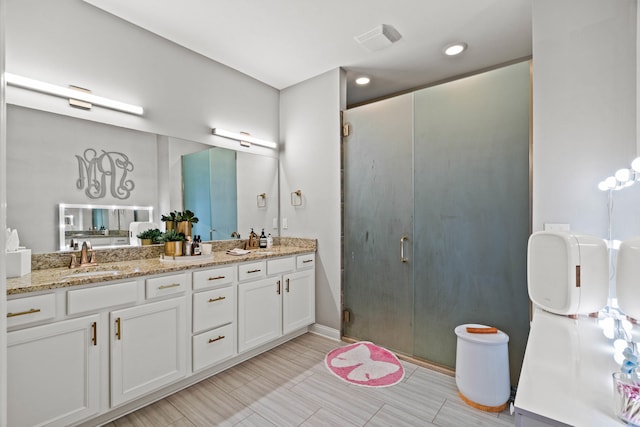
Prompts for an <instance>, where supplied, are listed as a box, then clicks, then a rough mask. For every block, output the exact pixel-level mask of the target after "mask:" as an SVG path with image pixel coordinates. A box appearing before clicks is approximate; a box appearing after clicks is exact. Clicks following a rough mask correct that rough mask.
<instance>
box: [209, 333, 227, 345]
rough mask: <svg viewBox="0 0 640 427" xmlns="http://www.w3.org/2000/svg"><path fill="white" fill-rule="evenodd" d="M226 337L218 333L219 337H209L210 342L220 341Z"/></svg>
mask: <svg viewBox="0 0 640 427" xmlns="http://www.w3.org/2000/svg"><path fill="white" fill-rule="evenodd" d="M223 339H224V335H218V338H209V344H211V343H212V342H216V341H220V340H223Z"/></svg>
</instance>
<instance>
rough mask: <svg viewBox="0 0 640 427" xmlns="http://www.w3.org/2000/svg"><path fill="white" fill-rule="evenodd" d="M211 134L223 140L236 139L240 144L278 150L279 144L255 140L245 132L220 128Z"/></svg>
mask: <svg viewBox="0 0 640 427" xmlns="http://www.w3.org/2000/svg"><path fill="white" fill-rule="evenodd" d="M211 133H212V134H213V135H217V136H222V137H223V138H228V139H235V140H236V141H240V143H242V142H249V143H251V144H256V145H261V146H263V147H267V148H278V144H276V143H275V142H272V141H267V140H264V139H259V138H254V137H252V136H250V135H249V134H247V133H243V132H231V131H228V130H224V129H220V128H213V129H211Z"/></svg>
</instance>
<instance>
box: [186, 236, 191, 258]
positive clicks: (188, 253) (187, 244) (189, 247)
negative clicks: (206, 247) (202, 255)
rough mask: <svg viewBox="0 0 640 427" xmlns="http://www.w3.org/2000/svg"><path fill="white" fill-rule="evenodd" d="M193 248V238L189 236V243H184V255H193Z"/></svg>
mask: <svg viewBox="0 0 640 427" xmlns="http://www.w3.org/2000/svg"><path fill="white" fill-rule="evenodd" d="M192 248H193V243H191V236H187V241H186V242H184V254H185V255H191V249H192Z"/></svg>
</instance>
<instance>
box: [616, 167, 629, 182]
mask: <svg viewBox="0 0 640 427" xmlns="http://www.w3.org/2000/svg"><path fill="white" fill-rule="evenodd" d="M615 178H616V179H617V180H618V181H620V182H622V183H625V182H627V181H629V180H630V179H631V171H630V170H629V169H626V168H624V169H618V170H617V171H616V174H615Z"/></svg>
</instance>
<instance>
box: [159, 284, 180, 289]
mask: <svg viewBox="0 0 640 427" xmlns="http://www.w3.org/2000/svg"><path fill="white" fill-rule="evenodd" d="M179 286H180V283H172V284H170V285H162V286H158V290H160V289H169V288H177V287H179Z"/></svg>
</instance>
